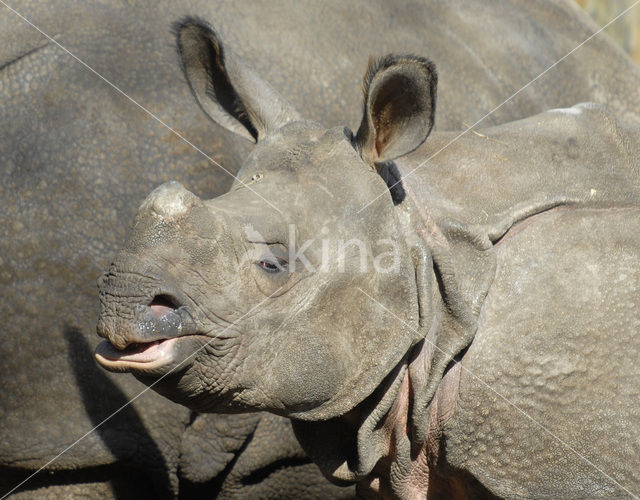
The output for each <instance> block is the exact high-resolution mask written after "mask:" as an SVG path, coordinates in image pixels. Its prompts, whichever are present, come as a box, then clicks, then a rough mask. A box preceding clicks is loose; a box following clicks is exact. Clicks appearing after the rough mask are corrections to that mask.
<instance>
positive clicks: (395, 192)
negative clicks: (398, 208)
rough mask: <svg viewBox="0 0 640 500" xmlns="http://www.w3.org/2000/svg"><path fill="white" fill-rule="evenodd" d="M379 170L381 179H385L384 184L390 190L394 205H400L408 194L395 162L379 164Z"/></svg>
mask: <svg viewBox="0 0 640 500" xmlns="http://www.w3.org/2000/svg"><path fill="white" fill-rule="evenodd" d="M377 169H378V174H380V177H382V178H383V179H384V182H385V183H386V184H387V187H388V188H389V192H390V193H391V199H392V200H393V204H394V205H400V203H402V202H403V201H404V199H405V197H406V196H407V193H406V192H405V190H404V186H403V185H402V175H401V174H400V170H399V169H398V166H397V165H396V164H395V163H394V162H392V161H388V162H386V163H381V164H378V165H377Z"/></svg>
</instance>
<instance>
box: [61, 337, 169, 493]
mask: <svg viewBox="0 0 640 500" xmlns="http://www.w3.org/2000/svg"><path fill="white" fill-rule="evenodd" d="M64 337H65V340H66V342H67V349H68V352H69V359H70V360H71V363H70V364H71V369H72V371H73V374H74V376H75V380H76V384H77V387H78V388H79V389H80V394H81V395H82V400H83V402H84V406H85V410H86V412H87V415H88V416H89V418H90V420H91V422H92V424H93V425H98V424H100V423H101V422H102V421H103V420H104V419H106V418H107V417H109V416H110V415H111V414H113V413H114V412H115V411H116V410H118V409H119V408H122V407H123V406H124V405H126V404H127V403H128V402H129V398H128V397H127V396H126V395H125V394H124V393H123V392H122V391H121V390H120V388H119V387H118V386H117V385H115V384H114V383H113V382H112V381H111V380H110V379H109V378H108V377H107V376H106V373H105V372H104V371H103V370H102V368H100V367H99V366H98V365H97V364H96V362H95V361H94V358H93V349H91V347H90V346H89V344H88V343H87V341H86V339H85V337H84V335H83V334H82V332H81V331H80V330H78V329H77V328H72V327H67V328H65V330H64ZM160 424H162V425H166V424H167V422H162V423H159V425H160ZM95 432H97V433H98V434H99V435H100V438H101V439H102V441H103V442H104V443H105V445H106V446H107V447H108V448H109V450H110V451H111V452H112V453H113V454H114V455H115V456H116V457H117V462H118V466H119V467H121V466H124V468H125V474H127V470H126V469H127V468H131V469H135V471H132V470H131V469H129V470H128V474H127V475H128V479H129V481H130V482H133V483H136V485H137V486H139V484H140V483H147V484H148V485H149V487H148V488H147V489H146V493H147V495H148V498H173V497H174V492H173V490H172V486H171V482H170V479H169V477H170V471H169V470H168V469H167V465H166V461H165V457H164V456H163V454H162V452H161V451H160V449H159V448H158V445H157V444H156V442H155V441H154V440H153V439H152V438H151V436H150V435H149V432H148V431H147V429H146V428H145V426H144V424H143V422H142V420H141V419H140V417H139V415H138V413H137V412H136V410H135V409H134V408H133V407H132V406H127V407H125V408H124V409H122V410H121V411H119V412H118V413H117V414H116V415H114V416H113V417H111V418H110V419H109V420H107V421H106V422H105V423H103V424H102V425H100V426H99V427H98V428H97V429H96V430H95ZM145 479H146V481H145ZM124 483H125V484H124V487H125V489H126V491H121V492H116V496H117V498H121V497H129V496H130V493H129V491H128V490H129V489H128V486H127V484H126V483H127V482H126V481H125V482H124ZM116 486H117V483H116ZM135 489H136V490H139V489H140V488H138V487H136V488H135ZM175 493H177V492H175Z"/></svg>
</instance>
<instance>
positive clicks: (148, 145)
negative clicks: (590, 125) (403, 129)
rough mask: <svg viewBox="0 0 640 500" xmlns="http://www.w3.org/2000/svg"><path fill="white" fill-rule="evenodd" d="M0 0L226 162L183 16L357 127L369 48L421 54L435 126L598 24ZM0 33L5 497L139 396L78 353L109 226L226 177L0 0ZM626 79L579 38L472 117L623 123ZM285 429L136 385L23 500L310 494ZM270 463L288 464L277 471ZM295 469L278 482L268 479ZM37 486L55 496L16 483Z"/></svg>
mask: <svg viewBox="0 0 640 500" xmlns="http://www.w3.org/2000/svg"><path fill="white" fill-rule="evenodd" d="M9 5H11V6H12V7H13V8H15V9H17V10H18V11H19V12H20V13H21V14H23V15H25V16H26V17H27V18H28V19H29V20H31V21H32V22H33V23H34V24H35V25H37V26H38V27H40V28H41V29H42V30H43V31H45V32H46V33H48V34H50V35H52V36H53V37H54V38H55V39H56V40H57V41H59V42H60V43H61V44H62V45H64V46H65V47H66V48H68V49H69V50H70V51H71V52H72V53H73V54H75V55H77V56H78V57H79V58H80V59H82V60H83V61H85V62H86V63H87V64H89V65H90V66H91V67H92V68H94V69H95V70H96V71H98V72H99V73H100V74H101V75H103V76H104V77H105V78H106V79H107V80H109V81H110V82H112V83H113V84H114V85H116V86H117V87H118V88H120V89H121V90H122V91H123V92H125V93H126V94H127V95H129V96H130V97H131V98H133V99H134V100H136V101H137V102H139V103H140V104H141V105H142V106H144V107H146V108H147V109H148V110H149V111H151V112H152V113H154V114H155V115H156V116H157V117H158V118H159V119H161V120H163V121H164V122H165V123H167V124H168V125H170V126H171V127H172V128H174V130H176V131H177V132H179V133H180V134H182V135H183V136H184V137H186V138H187V139H188V140H189V141H191V142H192V143H193V144H194V145H197V146H198V147H200V148H202V149H203V150H204V151H205V152H206V153H208V154H209V155H211V156H212V157H213V158H214V159H215V160H216V161H217V162H219V163H220V164H221V165H222V166H224V167H225V168H226V169H227V170H229V171H230V172H231V173H235V172H236V171H237V169H238V167H239V165H240V164H241V160H242V159H243V158H244V157H245V156H246V154H247V152H248V148H247V146H246V144H245V142H243V140H242V139H237V138H235V137H234V136H232V135H230V134H228V133H226V132H224V131H223V130H222V129H221V128H216V126H215V125H213V126H212V125H211V124H210V122H208V121H207V120H206V119H205V118H204V117H202V115H201V114H200V113H199V112H198V110H197V108H196V107H195V106H193V105H192V97H191V96H190V95H189V92H188V89H187V87H186V86H185V85H184V78H183V76H182V74H181V72H180V70H179V66H178V64H177V58H176V56H175V51H174V49H173V38H172V35H171V34H170V32H169V26H170V24H171V22H172V21H174V20H175V19H178V18H180V17H182V16H184V15H186V14H193V13H197V14H198V15H201V16H203V17H205V18H207V19H211V20H212V21H213V22H214V23H215V24H216V26H217V28H218V29H219V30H220V32H221V33H222V34H223V35H224V36H225V37H226V38H228V39H229V40H230V41H231V42H232V45H233V46H234V48H236V50H237V51H238V52H239V53H240V55H241V56H243V57H244V58H245V60H247V61H248V62H249V63H250V64H251V66H253V67H254V68H256V69H258V70H259V71H260V72H261V74H263V75H264V76H266V77H267V79H268V80H269V81H270V82H271V83H272V84H273V86H274V87H275V88H276V89H278V90H280V91H281V92H282V93H283V94H285V95H286V96H287V98H289V99H290V100H291V101H292V102H293V104H294V105H295V107H296V108H297V109H299V110H300V111H301V112H304V113H305V114H306V115H308V116H310V117H313V118H314V119H316V120H319V121H321V122H323V123H325V124H327V125H334V124H338V123H350V124H352V125H355V123H356V120H357V119H358V118H359V117H358V112H357V103H358V102H359V100H360V96H359V95H358V92H357V88H358V85H359V81H360V73H361V62H362V61H364V60H366V58H367V57H368V56H369V55H370V54H372V53H374V54H375V53H384V52H388V51H391V50H394V51H405V52H413V53H419V54H420V53H425V52H426V53H428V54H429V56H430V57H431V58H432V59H434V60H435V61H436V62H437V63H438V66H439V73H440V92H439V96H440V97H439V103H440V104H439V112H438V121H437V128H439V129H442V130H445V129H459V128H460V127H461V126H462V122H463V121H464V122H466V123H473V122H474V121H475V120H477V119H479V118H480V117H482V116H483V115H484V114H485V113H487V112H489V111H490V110H492V109H493V108H494V107H496V106H498V105H499V104H500V103H501V102H502V101H503V99H505V98H506V97H508V96H509V95H510V94H511V93H513V92H515V91H516V90H517V89H519V88H520V87H521V86H522V85H524V84H526V83H527V82H529V81H530V80H531V79H532V78H534V77H535V76H536V75H538V74H539V73H540V72H542V71H543V70H545V69H546V68H547V67H548V66H549V65H550V64H552V63H553V62H555V61H556V60H557V59H559V58H560V57H562V56H563V55H564V54H566V53H567V52H568V51H569V50H571V49H573V48H574V46H575V45H576V44H577V43H579V42H581V41H582V40H583V39H584V38H586V37H587V36H589V35H590V34H591V33H592V32H593V31H594V30H595V27H594V25H593V24H591V23H590V21H589V20H588V19H586V16H585V15H584V14H582V13H580V12H579V11H578V10H577V8H576V7H574V6H573V5H571V4H570V3H569V2H566V3H562V4H559V5H556V4H555V3H554V4H553V5H550V4H549V3H548V2H526V3H525V2H520V3H519V2H513V3H501V4H495V5H494V4H486V2H477V3H476V4H474V5H470V4H469V3H468V2H466V3H465V4H464V5H462V6H460V5H457V4H455V3H452V2H448V3H447V4H446V5H443V4H436V3H434V4H425V5H421V6H416V5H414V4H407V5H399V4H398V3H397V2H394V3H390V4H385V3H383V2H381V3H380V4H372V3H371V2H366V3H354V4H349V5H340V6H338V5H336V6H335V8H334V9H326V8H325V7H324V6H322V5H320V4H315V3H309V4H305V5H302V4H300V3H299V2H296V3H295V7H294V8H292V7H291V5H289V4H288V3H283V4H280V5H278V6H273V5H272V4H271V3H268V4H259V5H252V7H251V9H250V10H247V9H246V7H245V6H242V7H241V6H235V5H232V4H221V5H218V4H216V3H212V2H192V3H189V4H188V5H187V6H185V5H180V6H176V5H174V3H172V2H163V3H158V2H154V3H153V5H152V6H150V4H148V3H146V2H135V3H126V2H122V3H120V2H108V3H101V4H100V5H92V6H91V7H84V6H82V7H79V6H78V5H77V4H75V3H72V2H64V1H60V2H55V3H48V4H47V5H43V4H42V3H41V2H20V3H17V4H11V3H9ZM318 19H321V20H322V21H321V22H318ZM312 21H313V22H312ZM347 25H348V27H347ZM0 26H2V29H1V31H2V39H3V43H2V44H1V46H0V68H1V69H0V71H1V73H0V95H2V104H1V106H2V118H3V119H2V123H1V124H0V127H1V130H2V134H1V136H2V142H1V145H0V148H1V149H0V158H1V161H2V165H3V167H2V175H3V181H2V183H1V185H2V188H1V189H2V200H3V209H4V210H3V211H2V214H0V225H1V226H2V227H3V228H4V236H3V237H2V239H1V240H0V250H1V257H0V259H1V260H0V287H1V288H0V294H1V295H2V297H3V301H2V303H1V304H0V311H2V315H3V317H5V318H6V321H5V326H4V327H3V328H2V338H3V342H2V343H1V345H2V348H1V349H2V350H1V356H0V358H1V359H2V361H1V370H2V373H3V383H4V385H3V391H2V392H1V394H0V407H1V409H2V425H1V426H0V443H1V444H0V459H1V461H0V463H1V465H2V478H3V479H2V483H3V491H5V490H9V489H10V488H11V487H13V486H14V485H15V484H17V483H18V482H19V481H20V480H21V479H22V478H24V477H26V476H27V475H28V474H29V473H31V472H32V471H35V470H37V469H38V468H39V467H41V466H42V465H44V464H46V463H47V462H48V461H49V460H50V459H51V458H53V457H54V456H56V455H57V454H58V453H59V452H61V451H62V450H64V449H65V447H66V446H67V445H69V444H71V443H72V442H73V441H75V440H76V439H77V438H79V437H80V436H82V435H83V434H84V433H85V432H87V431H89V430H90V429H91V428H92V427H93V426H94V425H97V424H98V423H100V422H101V421H102V420H103V419H104V418H106V417H108V416H109V415H110V414H111V413H112V412H113V411H115V410H116V409H118V408H119V407H120V406H122V405H123V404H125V403H126V402H127V401H128V400H129V399H130V398H132V397H134V396H136V395H137V394H139V392H140V391H141V390H142V388H143V386H142V385H141V384H139V383H138V382H136V381H135V380H133V379H131V378H126V377H115V376H112V375H110V374H103V373H100V372H99V371H97V370H96V368H95V367H94V365H93V364H92V362H91V361H89V355H88V352H89V351H90V350H91V349H92V347H93V344H94V341H93V340H92V332H93V328H94V324H95V316H96V311H95V305H94V304H95V296H96V291H95V284H94V283H95V278H96V277H97V276H98V274H99V272H100V270H101V269H103V268H104V267H105V266H106V264H107V263H108V262H109V259H110V258H111V256H112V254H113V253H114V252H115V250H116V248H118V246H119V245H120V244H121V242H122V241H123V240H124V237H125V232H126V227H125V225H123V224H122V223H121V221H123V220H129V219H130V218H131V216H132V214H133V213H134V211H135V207H137V206H138V204H139V202H140V200H142V199H143V198H144V196H145V195H146V193H148V192H149V190H150V189H151V188H152V187H154V186H155V185H157V184H158V183H159V182H162V181H167V180H170V179H177V180H180V181H181V182H183V183H184V184H185V185H187V186H188V187H189V188H190V189H192V190H193V191H195V192H196V193H198V194H199V195H200V196H203V197H207V198H208V197H211V196H214V195H217V194H220V193H222V192H224V191H225V190H226V189H228V187H229V186H230V184H231V182H232V181H233V178H232V177H231V176H229V175H228V174H227V173H225V172H224V171H222V170H221V169H220V168H219V167H217V166H215V165H212V164H211V162H210V161H209V160H208V159H206V158H204V157H203V156H202V155H201V154H200V153H198V152H197V151H195V150H194V149H193V148H192V147H191V146H189V145H188V144H186V143H185V142H183V141H182V140H181V139H180V138H179V137H177V136H176V135H175V134H174V133H172V132H171V131H170V130H168V129H167V128H165V127H164V126H163V125H161V124H160V123H158V122H156V121H155V120H154V119H153V118H151V117H150V116H149V115H148V114H146V113H145V112H144V111H142V110H141V109H140V108H138V107H137V106H135V104H133V103H132V102H130V101H129V100H127V99H126V98H125V97H124V96H122V95H121V94H119V93H118V92H117V91H116V90H114V89H113V88H111V87H110V86H109V85H108V84H107V83H105V82H104V81H102V80H101V79H99V78H98V77H97V76H96V75H94V74H92V73H91V72H90V71H89V70H87V68H85V67H83V66H82V65H80V64H79V63H78V62H77V61H75V60H74V59H73V58H72V57H71V56H69V55H68V54H66V53H65V52H64V51H63V50H62V49H60V48H59V47H57V46H56V45H55V44H54V43H53V42H50V41H48V40H47V39H46V38H44V37H43V36H42V35H41V34H40V33H38V32H37V31H36V30H35V29H34V28H32V27H31V26H29V25H28V24H26V23H25V22H24V21H22V20H20V18H18V17H17V16H16V15H15V14H14V13H12V12H10V11H9V10H8V9H6V8H5V7H3V8H2V13H1V15H0ZM496 27H498V28H496ZM594 61H599V62H598V63H596V62H594ZM635 74H637V69H636V68H634V67H633V66H632V65H631V64H630V63H629V61H628V60H627V59H626V58H625V57H624V56H623V55H622V54H621V53H620V52H618V51H617V50H616V49H615V48H614V47H613V46H612V45H611V44H610V43H609V42H608V41H606V40H601V39H599V38H596V39H594V40H593V41H592V42H590V43H589V44H588V45H586V46H585V47H584V48H583V49H581V50H580V51H579V52H576V53H575V54H574V55H572V56H571V57H570V58H568V59H567V60H566V61H565V62H564V63H563V64H562V65H560V66H558V67H557V68H555V69H554V71H552V72H549V73H548V74H547V75H545V76H544V77H543V78H541V79H540V80H539V81H538V82H536V83H535V84H533V85H531V86H530V87H528V88H527V89H526V90H524V91H523V92H522V93H520V94H519V95H518V96H517V97H516V98H515V99H514V101H513V102H511V103H509V104H506V105H504V106H503V107H502V108H500V109H499V110H497V111H496V112H495V113H493V114H492V115H491V116H489V117H488V118H487V120H486V123H502V122H506V121H508V120H512V119H517V118H522V117H525V116H529V115H530V114H533V113H537V112H540V111H543V110H545V109H547V108H550V107H557V106H569V105H572V104H573V103H575V102H579V101H600V102H604V103H607V104H608V105H610V106H611V107H612V109H613V110H614V112H615V115H616V116H617V117H621V118H622V119H624V120H627V121H633V120H635V119H636V117H635V116H634V112H633V110H637V109H638V105H639V104H640V97H638V95H637V92H635V90H636V87H635V86H634V85H635V83H634V82H635V81H636V80H634V77H633V75H635ZM620 75H629V76H628V77H624V78H620ZM447 137H449V136H447ZM475 215H478V214H477V213H476V214H475ZM287 426H288V424H287V423H286V422H284V421H282V420H279V419H278V418H277V417H272V416H269V417H261V416H259V415H258V414H253V415H245V416H242V417H238V416H232V417H223V416H215V415H196V414H193V413H191V412H189V411H188V410H186V409H185V408H183V407H180V406H178V405H174V404H172V403H169V402H168V401H166V400H165V399H163V398H159V397H157V396H155V395H154V394H152V393H146V394H145V395H144V396H142V397H140V398H139V399H137V400H136V401H134V402H133V403H132V404H131V406H129V407H127V408H126V409H124V410H123V411H122V412H121V413H120V414H118V415H117V416H115V417H114V418H113V419H112V420H110V421H109V422H107V423H105V424H104V425H103V426H102V427H101V429H100V430H99V431H97V432H94V433H91V434H89V435H88V436H87V437H86V438H84V439H83V440H82V441H80V442H79V443H78V444H76V445H75V446H74V447H73V448H72V449H70V450H69V451H67V452H65V453H64V454H62V455H61V456H60V457H59V458H57V459H56V460H55V462H54V463H53V464H51V466H50V467H49V469H50V470H55V471H58V472H57V473H56V474H50V475H48V476H42V475H40V476H36V477H35V478H34V479H33V480H31V481H30V482H29V483H28V484H26V485H25V488H26V489H27V491H26V493H25V494H26V495H29V494H30V492H32V493H31V494H37V495H41V494H44V493H46V492H49V493H50V494H53V495H55V494H58V493H60V492H61V491H67V490H65V488H75V489H73V491H74V492H80V490H78V488H80V489H82V487H77V486H64V485H66V484H69V483H75V482H82V483H86V482H88V483H89V490H90V491H93V492H94V493H95V494H97V493H96V492H97V491H99V488H103V489H104V492H105V494H117V495H123V494H124V492H125V491H130V488H131V484H132V483H131V481H130V480H129V477H130V476H129V475H128V472H127V469H126V468H128V467H130V468H133V469H135V470H137V471H141V473H142V475H140V474H138V475H136V483H138V484H142V485H143V486H142V488H144V491H149V490H148V486H149V484H151V483H152V484H153V485H154V486H153V487H154V488H155V489H154V491H155V493H156V494H169V495H172V494H175V493H176V492H177V491H178V489H181V490H182V491H183V492H184V491H186V492H189V491H191V492H197V491H201V490H198V488H203V490H202V491H207V492H210V491H219V490H222V492H223V494H229V495H232V494H238V495H243V494H245V495H249V494H253V495H265V494H269V495H274V496H284V495H287V494H290V495H292V496H298V495H300V494H310V495H313V492H314V491H316V492H317V491H320V492H335V490H332V489H324V488H325V487H324V486H319V482H318V480H317V475H316V474H315V472H314V471H313V466H311V465H310V464H309V463H308V462H306V461H305V459H304V458H303V456H302V455H301V453H300V450H299V449H298V448H297V447H296V446H297V445H295V443H293V441H292V437H291V436H289V437H286V438H278V442H279V443H280V446H279V447H278V446H275V445H272V444H269V443H272V442H273V436H274V435H275V436H279V435H280V434H281V433H282V432H285V433H286V432H289V431H286V430H284V431H283V430H282V429H287ZM264 450H269V451H271V452H272V454H271V455H270V454H269V453H267V454H266V455H265V454H264V453H265V452H264ZM234 457H237V458H236V459H235V462H234V461H233V460H234ZM230 463H233V464H234V465H233V467H232V469H231V471H230V472H228V468H227V467H229V464H230ZM278 463H286V464H289V466H291V467H292V468H290V467H284V468H279V467H278V466H277V465H276V466H275V468H274V466H273V464H278ZM274 470H275V472H273V471H274ZM296 470H297V471H298V472H297V474H298V475H297V476H296V479H295V480H293V481H289V480H287V479H284V480H283V478H286V477H287V476H289V477H292V476H293V475H294V474H293V472H295V471H296ZM256 471H257V472H256ZM289 471H291V472H292V473H291V474H289ZM114 477H115V478H117V479H115V480H114V479H113V478H114ZM246 477H249V478H251V479H250V480H249V481H245V478H246ZM143 478H144V479H143ZM225 478H226V482H224V484H223V481H225ZM256 478H258V479H256ZM110 482H111V483H112V484H111V485H110V484H109V483H110ZM51 485H54V486H51ZM56 485H57V486H56ZM99 485H100V486H99ZM238 485H243V487H244V488H246V489H244V490H243V489H238V488H239V486H238ZM300 485H302V489H300ZM281 486H284V488H285V489H278V488H280V487H281ZM44 487H52V488H53V489H47V490H37V491H38V492H37V493H33V491H35V490H36V489H37V488H44ZM262 487H263V488H264V489H260V488H262ZM56 488H58V489H56ZM114 488H115V489H114ZM289 488H291V489H289ZM314 488H320V489H319V490H316V489H314ZM109 492H110V493H109ZM265 492H266V493H265ZM287 492H289V493H287ZM305 492H306V493H305ZM137 493H140V492H139V491H137V490H135V491H134V493H133V494H137ZM327 494H331V493H327Z"/></svg>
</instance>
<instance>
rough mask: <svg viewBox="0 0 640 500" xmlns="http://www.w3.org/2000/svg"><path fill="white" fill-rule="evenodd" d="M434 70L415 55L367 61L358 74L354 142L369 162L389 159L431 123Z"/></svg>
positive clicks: (413, 144) (419, 138) (409, 147)
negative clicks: (360, 107)
mask: <svg viewBox="0 0 640 500" xmlns="http://www.w3.org/2000/svg"><path fill="white" fill-rule="evenodd" d="M437 85H438V76H437V74H436V68H435V65H434V64H433V63H432V62H431V61H429V60H428V59H424V58H421V57H416V56H393V55H389V56H387V57H384V58H382V59H380V60H378V61H369V67H368V69H367V73H366V74H365V77H364V80H363V90H364V115H363V117H362V122H361V123H360V128H359V129H358V133H357V134H356V145H357V147H358V150H359V151H360V154H361V156H362V158H363V159H364V160H365V162H367V163H369V164H373V163H379V162H385V161H389V160H393V159H394V158H397V157H398V156H402V155H404V154H407V153H410V152H411V151H413V150H414V149H416V148H417V147H418V146H420V144H422V143H423V142H424V140H425V139H426V138H427V136H428V135H429V133H430V132H431V128H432V127H433V122H434V115H435V110H436V89H437Z"/></svg>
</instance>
